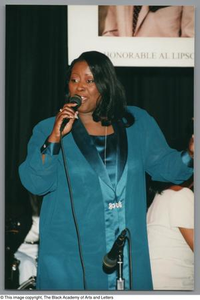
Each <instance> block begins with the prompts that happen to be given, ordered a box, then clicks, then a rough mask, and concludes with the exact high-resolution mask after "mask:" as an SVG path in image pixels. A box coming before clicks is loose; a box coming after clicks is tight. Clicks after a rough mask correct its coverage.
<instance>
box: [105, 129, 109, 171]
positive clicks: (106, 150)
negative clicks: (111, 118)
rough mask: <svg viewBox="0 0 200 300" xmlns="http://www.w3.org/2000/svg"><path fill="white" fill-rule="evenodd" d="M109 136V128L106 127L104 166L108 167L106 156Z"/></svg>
mask: <svg viewBox="0 0 200 300" xmlns="http://www.w3.org/2000/svg"><path fill="white" fill-rule="evenodd" d="M107 136H108V126H105V139H104V165H105V167H106V155H107Z"/></svg>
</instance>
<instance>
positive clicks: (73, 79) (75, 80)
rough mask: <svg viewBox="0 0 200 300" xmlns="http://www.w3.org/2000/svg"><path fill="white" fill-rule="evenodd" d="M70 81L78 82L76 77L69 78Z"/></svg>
mask: <svg viewBox="0 0 200 300" xmlns="http://www.w3.org/2000/svg"><path fill="white" fill-rule="evenodd" d="M70 81H71V82H73V83H77V82H78V79H76V78H71V79H70Z"/></svg>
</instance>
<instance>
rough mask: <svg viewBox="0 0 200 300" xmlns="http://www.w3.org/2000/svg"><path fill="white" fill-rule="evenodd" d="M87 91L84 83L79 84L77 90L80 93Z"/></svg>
mask: <svg viewBox="0 0 200 300" xmlns="http://www.w3.org/2000/svg"><path fill="white" fill-rule="evenodd" d="M84 89H85V84H84V83H83V82H81V81H80V82H79V83H78V86H77V90H78V91H82V90H84Z"/></svg>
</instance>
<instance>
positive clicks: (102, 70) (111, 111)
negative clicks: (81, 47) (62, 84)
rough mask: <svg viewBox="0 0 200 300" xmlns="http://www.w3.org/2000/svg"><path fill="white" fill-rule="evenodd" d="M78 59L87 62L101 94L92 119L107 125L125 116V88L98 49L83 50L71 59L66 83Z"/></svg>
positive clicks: (110, 63) (108, 60)
mask: <svg viewBox="0 0 200 300" xmlns="http://www.w3.org/2000/svg"><path fill="white" fill-rule="evenodd" d="M80 61H85V62H86V63H87V64H88V66H89V68H90V70H91V72H92V74H93V76H94V81H95V84H96V86H97V89H98V91H99V93H100V95H101V99H100V101H99V103H98V104H97V107H96V109H95V111H94V113H93V119H94V121H96V122H98V121H102V124H103V122H105V125H107V124H109V123H111V122H112V121H117V120H119V119H122V118H126V114H127V111H126V96H125V90H124V87H123V86H122V84H121V82H120V81H119V80H118V78H117V75H116V72H115V68H114V66H113V64H112V62H111V61H110V59H109V58H108V57H107V56H106V55H105V54H103V53H101V52H98V51H88V52H83V53H82V54H81V55H80V56H79V57H78V58H76V59H74V60H73V61H72V63H71V66H70V67H69V70H68V74H67V83H68V82H69V79H70V76H71V72H72V69H73V67H74V65H75V64H76V63H77V62H80Z"/></svg>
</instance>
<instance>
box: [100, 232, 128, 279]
mask: <svg viewBox="0 0 200 300" xmlns="http://www.w3.org/2000/svg"><path fill="white" fill-rule="evenodd" d="M125 239H126V229H124V230H123V231H122V232H121V234H120V235H119V236H118V238H117V239H116V241H115V242H114V244H113V246H112V248H111V250H110V251H109V252H108V253H107V254H106V255H105V256H104V258H103V271H104V272H105V273H107V274H110V273H112V272H114V271H115V269H116V266H117V258H118V255H119V254H120V252H122V250H123V247H124V244H125Z"/></svg>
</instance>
